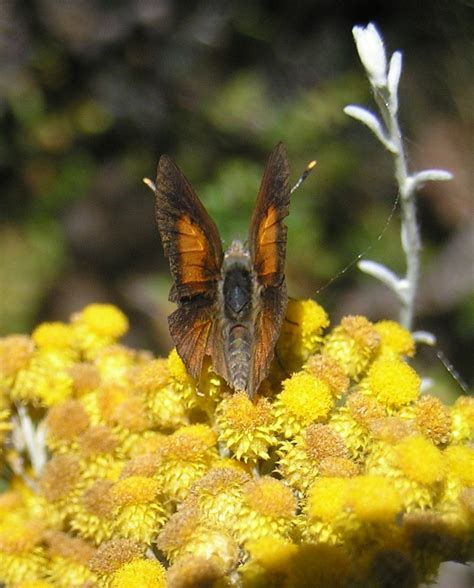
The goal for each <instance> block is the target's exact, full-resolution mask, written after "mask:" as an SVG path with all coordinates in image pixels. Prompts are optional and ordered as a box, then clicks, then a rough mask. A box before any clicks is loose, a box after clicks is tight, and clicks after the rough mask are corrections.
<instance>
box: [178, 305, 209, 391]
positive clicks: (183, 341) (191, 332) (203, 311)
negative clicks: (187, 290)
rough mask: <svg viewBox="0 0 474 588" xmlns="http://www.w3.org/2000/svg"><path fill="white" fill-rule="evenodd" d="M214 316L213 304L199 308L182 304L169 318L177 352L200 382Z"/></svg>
mask: <svg viewBox="0 0 474 588" xmlns="http://www.w3.org/2000/svg"><path fill="white" fill-rule="evenodd" d="M213 315H214V309H213V304H212V303H209V304H206V305H201V306H197V304H196V303H193V302H188V303H186V304H182V305H181V306H180V307H179V308H177V309H176V310H175V311H174V312H172V313H171V314H170V316H169V317H168V325H169V330H170V334H171V337H172V339H173V341H174V343H175V345H176V351H177V352H178V355H179V356H180V357H181V359H182V360H183V362H184V364H185V365H186V368H187V370H188V371H189V373H190V374H191V376H192V377H193V378H194V379H196V380H199V376H200V374H201V369H202V362H203V360H204V356H205V355H206V350H207V347H208V340H209V334H210V332H211V328H212V323H213Z"/></svg>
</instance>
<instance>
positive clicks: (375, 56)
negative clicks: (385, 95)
mask: <svg viewBox="0 0 474 588" xmlns="http://www.w3.org/2000/svg"><path fill="white" fill-rule="evenodd" d="M352 34H353V35H354V39H355V42H356V45H357V51H358V52H359V57H360V60H361V61H362V65H363V66H364V67H365V69H366V71H367V73H368V75H369V78H370V81H371V82H372V84H373V85H374V86H377V87H383V86H386V85H387V58H386V56H385V47H384V44H383V40H382V37H381V36H380V34H379V32H378V31H377V29H376V28H375V26H374V24H372V23H369V24H368V25H367V26H366V27H365V28H364V27H354V28H353V29H352Z"/></svg>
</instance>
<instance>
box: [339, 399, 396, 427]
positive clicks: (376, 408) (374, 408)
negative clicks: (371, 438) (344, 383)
mask: <svg viewBox="0 0 474 588" xmlns="http://www.w3.org/2000/svg"><path fill="white" fill-rule="evenodd" d="M346 406H347V408H348V409H349V412H350V414H351V416H353V417H354V419H355V420H356V421H357V422H358V423H360V424H361V425H364V426H367V424H368V423H370V422H371V421H373V420H374V419H380V418H383V417H384V416H385V415H386V411H385V408H384V407H383V405H382V404H380V402H378V401H377V400H376V399H375V398H374V397H373V396H367V395H365V394H361V393H359V392H353V393H352V394H351V395H350V396H348V398H347V400H346Z"/></svg>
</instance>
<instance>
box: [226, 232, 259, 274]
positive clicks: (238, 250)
mask: <svg viewBox="0 0 474 588" xmlns="http://www.w3.org/2000/svg"><path fill="white" fill-rule="evenodd" d="M236 266H240V267H243V268H245V269H247V270H248V271H250V270H251V269H252V260H251V257H250V252H249V250H248V249H247V248H246V247H245V246H244V244H243V243H242V241H238V240H237V239H236V240H234V241H232V244H231V245H230V247H229V248H228V249H227V250H226V252H225V253H224V259H223V261H222V273H225V272H228V271H229V270H231V269H232V268H234V267H236Z"/></svg>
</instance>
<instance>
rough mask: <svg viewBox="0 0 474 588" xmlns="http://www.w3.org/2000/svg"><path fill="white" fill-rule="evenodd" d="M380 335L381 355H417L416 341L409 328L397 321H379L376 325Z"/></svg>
mask: <svg viewBox="0 0 474 588" xmlns="http://www.w3.org/2000/svg"><path fill="white" fill-rule="evenodd" d="M374 328H375V330H376V331H377V333H378V334H379V335H380V339H381V343H380V349H379V353H380V355H385V354H388V355H404V356H406V357H413V356H414V355H415V341H414V340H413V337H412V335H411V333H410V331H408V330H407V329H405V328H404V327H402V326H401V325H399V324H398V323H396V322H395V321H388V320H385V321H378V322H377V323H375V325H374Z"/></svg>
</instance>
